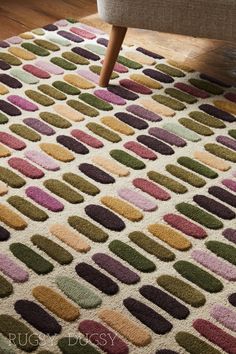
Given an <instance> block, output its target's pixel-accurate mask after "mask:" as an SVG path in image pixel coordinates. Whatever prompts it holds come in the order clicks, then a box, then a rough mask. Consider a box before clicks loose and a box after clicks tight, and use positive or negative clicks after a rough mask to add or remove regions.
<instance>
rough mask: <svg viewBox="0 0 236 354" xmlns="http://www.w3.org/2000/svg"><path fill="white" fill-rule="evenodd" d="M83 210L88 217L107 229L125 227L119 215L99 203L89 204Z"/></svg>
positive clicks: (119, 229) (117, 229)
mask: <svg viewBox="0 0 236 354" xmlns="http://www.w3.org/2000/svg"><path fill="white" fill-rule="evenodd" d="M84 210H85V213H86V214H87V215H88V216H90V218H92V219H93V220H94V221H96V222H98V223H99V224H101V225H102V226H104V227H106V228H107V229H109V230H112V231H122V230H124V228H125V223H124V221H123V220H122V219H121V218H119V216H117V215H116V214H114V213H113V212H112V211H110V210H109V209H106V208H104V207H102V206H100V205H96V204H89V205H87V206H86V207H85V208H84Z"/></svg>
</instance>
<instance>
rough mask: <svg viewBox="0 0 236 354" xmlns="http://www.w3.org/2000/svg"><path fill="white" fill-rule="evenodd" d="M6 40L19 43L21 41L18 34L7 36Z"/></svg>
mask: <svg viewBox="0 0 236 354" xmlns="http://www.w3.org/2000/svg"><path fill="white" fill-rule="evenodd" d="M7 41H8V42H9V43H11V44H20V43H21V42H22V38H20V37H18V36H13V37H10V38H7Z"/></svg>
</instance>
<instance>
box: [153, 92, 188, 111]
mask: <svg viewBox="0 0 236 354" xmlns="http://www.w3.org/2000/svg"><path fill="white" fill-rule="evenodd" d="M152 98H153V99H154V100H155V101H157V102H159V103H161V104H163V105H165V106H167V107H169V108H172V109H173V110H175V111H182V110H183V109H185V108H186V106H185V104H184V103H182V102H180V101H178V100H175V99H174V98H170V97H167V96H165V95H153V96H152Z"/></svg>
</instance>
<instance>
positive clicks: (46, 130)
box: [23, 118, 56, 136]
mask: <svg viewBox="0 0 236 354" xmlns="http://www.w3.org/2000/svg"><path fill="white" fill-rule="evenodd" d="M23 122H24V123H25V124H27V125H28V126H29V127H31V128H33V129H34V130H36V131H37V132H38V133H40V134H43V135H48V136H50V135H53V134H55V133H56V132H55V130H54V129H53V128H51V127H50V126H49V125H47V124H46V123H44V122H42V121H41V120H39V119H36V118H25V119H24V120H23Z"/></svg>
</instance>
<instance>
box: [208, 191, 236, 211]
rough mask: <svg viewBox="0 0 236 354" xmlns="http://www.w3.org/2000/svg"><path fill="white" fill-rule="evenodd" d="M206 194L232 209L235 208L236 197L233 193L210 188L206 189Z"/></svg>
mask: <svg viewBox="0 0 236 354" xmlns="http://www.w3.org/2000/svg"><path fill="white" fill-rule="evenodd" d="M208 192H209V193H210V194H211V195H213V196H214V197H216V198H218V199H220V200H222V202H225V203H227V204H229V205H231V206H233V207H235V208H236V195H235V194H233V193H230V192H228V191H227V190H225V189H224V188H221V187H218V186H212V187H210V188H209V189H208Z"/></svg>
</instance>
